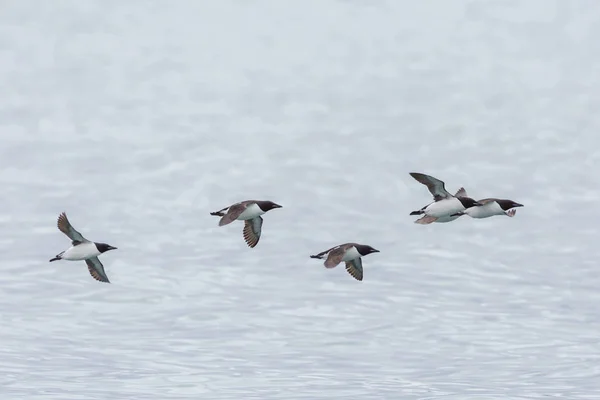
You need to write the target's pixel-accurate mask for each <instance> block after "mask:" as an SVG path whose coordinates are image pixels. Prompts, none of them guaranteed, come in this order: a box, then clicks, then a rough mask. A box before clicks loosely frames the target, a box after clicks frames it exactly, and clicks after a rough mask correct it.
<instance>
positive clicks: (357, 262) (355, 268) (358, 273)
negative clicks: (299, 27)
mask: <svg viewBox="0 0 600 400" xmlns="http://www.w3.org/2000/svg"><path fill="white" fill-rule="evenodd" d="M346 271H348V273H349V274H350V275H352V277H353V278H354V279H356V280H357V281H362V280H363V267H362V259H361V258H360V257H359V258H355V259H354V260H351V261H346Z"/></svg>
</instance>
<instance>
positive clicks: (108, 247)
mask: <svg viewBox="0 0 600 400" xmlns="http://www.w3.org/2000/svg"><path fill="white" fill-rule="evenodd" d="M94 244H95V245H96V248H97V249H98V251H99V252H100V253H104V252H107V251H109V250H116V249H117V248H116V247H113V246H111V245H110V244H106V243H94Z"/></svg>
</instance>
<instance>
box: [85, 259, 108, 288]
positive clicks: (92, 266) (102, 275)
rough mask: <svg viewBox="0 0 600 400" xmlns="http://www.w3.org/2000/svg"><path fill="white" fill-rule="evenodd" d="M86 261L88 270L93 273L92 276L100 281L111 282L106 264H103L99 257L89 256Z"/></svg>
mask: <svg viewBox="0 0 600 400" xmlns="http://www.w3.org/2000/svg"><path fill="white" fill-rule="evenodd" d="M85 263H86V264H87V266H88V271H90V275H92V278H94V279H95V280H97V281H100V282H105V283H110V281H109V280H108V276H107V275H106V272H105V271H104V265H102V263H101V262H100V259H98V257H92V258H88V259H87V260H85Z"/></svg>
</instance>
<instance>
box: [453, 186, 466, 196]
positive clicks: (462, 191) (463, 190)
mask: <svg viewBox="0 0 600 400" xmlns="http://www.w3.org/2000/svg"><path fill="white" fill-rule="evenodd" d="M454 197H468V195H467V191H466V190H465V188H462V187H461V188H460V189H458V190H457V191H456V194H455V195H454Z"/></svg>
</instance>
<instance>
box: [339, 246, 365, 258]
mask: <svg viewBox="0 0 600 400" xmlns="http://www.w3.org/2000/svg"><path fill="white" fill-rule="evenodd" d="M359 257H361V255H360V253H359V252H358V251H357V250H356V247H351V248H349V249H348V250H346V253H345V254H344V257H342V261H351V260H354V259H357V258H359Z"/></svg>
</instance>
